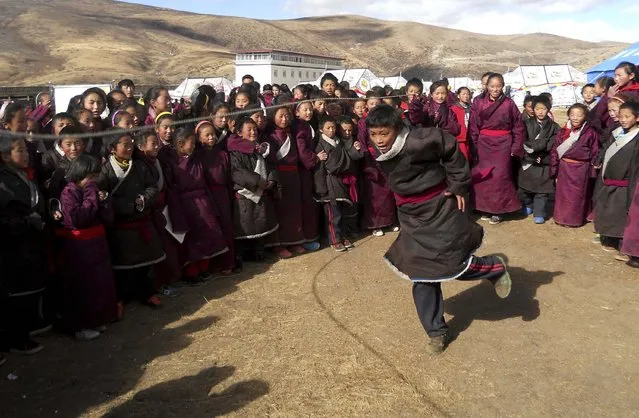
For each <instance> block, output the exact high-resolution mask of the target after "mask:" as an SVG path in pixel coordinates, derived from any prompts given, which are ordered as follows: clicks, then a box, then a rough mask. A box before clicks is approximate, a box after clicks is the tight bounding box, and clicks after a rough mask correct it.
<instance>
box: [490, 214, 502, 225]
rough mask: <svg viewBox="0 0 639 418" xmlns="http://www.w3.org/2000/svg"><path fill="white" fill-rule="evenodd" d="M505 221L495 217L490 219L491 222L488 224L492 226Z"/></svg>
mask: <svg viewBox="0 0 639 418" xmlns="http://www.w3.org/2000/svg"><path fill="white" fill-rule="evenodd" d="M502 221H503V219H502V217H501V216H497V215H493V216H491V217H490V221H489V222H488V223H489V224H491V225H497V224H500V223H501V222H502Z"/></svg>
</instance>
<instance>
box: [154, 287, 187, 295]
mask: <svg viewBox="0 0 639 418" xmlns="http://www.w3.org/2000/svg"><path fill="white" fill-rule="evenodd" d="M158 293H159V294H160V295H162V296H167V297H169V298H174V297H177V296H180V295H181V294H182V292H180V291H179V290H178V289H177V288H175V287H173V286H162V287H161V288H160V290H158Z"/></svg>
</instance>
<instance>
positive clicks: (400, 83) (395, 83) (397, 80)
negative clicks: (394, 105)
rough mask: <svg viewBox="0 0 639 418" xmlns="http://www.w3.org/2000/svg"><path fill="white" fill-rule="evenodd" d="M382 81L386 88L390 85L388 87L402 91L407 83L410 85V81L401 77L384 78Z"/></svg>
mask: <svg viewBox="0 0 639 418" xmlns="http://www.w3.org/2000/svg"><path fill="white" fill-rule="evenodd" d="M381 80H382V83H384V85H385V86H386V85H388V86H391V87H392V88H394V89H400V88H402V87H404V86H405V85H406V83H408V80H406V79H405V78H404V77H402V76H401V75H399V76H397V77H382V78H381Z"/></svg>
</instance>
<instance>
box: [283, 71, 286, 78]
mask: <svg viewBox="0 0 639 418" xmlns="http://www.w3.org/2000/svg"><path fill="white" fill-rule="evenodd" d="M282 77H284V78H286V70H284V71H282Z"/></svg>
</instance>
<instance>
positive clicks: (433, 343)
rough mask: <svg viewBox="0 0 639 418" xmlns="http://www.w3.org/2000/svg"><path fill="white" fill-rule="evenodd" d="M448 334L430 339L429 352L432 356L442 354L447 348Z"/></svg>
mask: <svg viewBox="0 0 639 418" xmlns="http://www.w3.org/2000/svg"><path fill="white" fill-rule="evenodd" d="M446 340H447V338H446V334H444V335H438V336H437V337H430V341H428V350H429V351H430V354H441V353H443V352H444V349H445V348H446Z"/></svg>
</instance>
